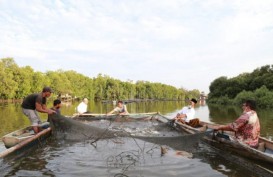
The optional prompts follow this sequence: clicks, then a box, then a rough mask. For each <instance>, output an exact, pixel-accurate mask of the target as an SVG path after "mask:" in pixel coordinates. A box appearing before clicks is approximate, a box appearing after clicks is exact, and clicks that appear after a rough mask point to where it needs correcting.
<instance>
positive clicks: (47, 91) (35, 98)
mask: <svg viewBox="0 0 273 177" xmlns="http://www.w3.org/2000/svg"><path fill="white" fill-rule="evenodd" d="M52 92H53V91H52V89H51V88H50V87H44V88H43V90H42V92H41V93H34V94H31V95H28V96H27V97H26V98H25V99H24V101H23V103H22V105H21V106H22V110H23V113H24V114H25V115H26V116H27V117H28V118H29V120H30V122H31V126H32V128H33V131H34V132H35V133H38V132H39V124H41V123H42V121H41V119H40V117H39V115H38V113H37V111H38V112H41V113H47V114H53V113H56V112H55V111H54V110H51V109H48V108H47V107H46V99H47V98H48V97H50V96H51V93H52Z"/></svg>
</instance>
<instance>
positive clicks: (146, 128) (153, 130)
mask: <svg viewBox="0 0 273 177" xmlns="http://www.w3.org/2000/svg"><path fill="white" fill-rule="evenodd" d="M49 119H50V122H51V126H52V129H53V133H54V135H55V136H56V137H57V138H61V139H66V140H73V141H83V140H96V141H97V140H99V139H105V138H117V137H132V138H137V139H141V140H143V141H147V142H150V143H154V144H158V145H166V146H169V147H171V148H173V149H176V150H186V151H190V152H192V151H193V150H194V148H193V147H195V146H196V145H197V144H198V142H199V140H200V138H201V137H203V136H204V135H203V134H202V133H201V134H195V135H187V134H186V133H185V132H178V131H177V130H175V129H174V128H173V127H171V126H170V125H169V124H168V123H164V122H159V121H158V120H155V119H153V116H144V117H143V116H142V117H138V118H135V117H128V116H127V117H120V116H116V117H115V116H112V117H110V118H109V117H101V119H100V120H98V119H97V118H96V119H90V118H89V119H88V118H86V117H85V118H84V119H77V120H74V119H72V118H67V117H64V116H61V115H56V114H54V115H50V117H49Z"/></svg>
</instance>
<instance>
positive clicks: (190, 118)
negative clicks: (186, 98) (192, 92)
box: [174, 98, 199, 127]
mask: <svg viewBox="0 0 273 177" xmlns="http://www.w3.org/2000/svg"><path fill="white" fill-rule="evenodd" d="M196 103H197V100H196V99H194V98H192V99H191V100H190V105H189V106H185V107H183V109H182V110H180V111H179V112H178V114H177V115H176V117H175V118H174V119H175V120H177V121H179V122H181V123H185V124H188V125H190V126H193V127H195V126H197V124H199V119H197V118H194V116H195V110H194V107H195V104H196Z"/></svg>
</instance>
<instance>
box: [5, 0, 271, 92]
mask: <svg viewBox="0 0 273 177" xmlns="http://www.w3.org/2000/svg"><path fill="white" fill-rule="evenodd" d="M272 9H273V0H262V1H258V0H229V1H226V0H196V1H193V0H177V1H176V0H78V1H75V0H63V1H62V0H59V1H55V0H0V24H1V25H0V34H1V35H0V58H4V57H13V58H14V59H15V62H16V63H17V64H18V65H19V66H21V67H22V66H26V65H29V66H31V67H32V68H33V69H34V70H35V71H41V72H45V71H48V70H57V69H62V70H75V71H77V72H79V73H82V74H84V75H86V76H89V77H96V76H97V75H98V74H99V73H102V74H106V75H109V76H111V77H113V78H116V79H120V80H122V81H126V80H128V79H130V80H133V81H137V80H146V81H150V82H161V83H164V84H169V85H173V86H175V87H178V88H179V87H183V88H185V89H189V90H192V89H199V90H200V91H205V92H206V93H207V92H208V91H209V85H210V83H211V82H212V81H213V80H214V79H216V78H218V77H220V76H227V77H229V78H230V77H234V76H237V75H239V74H240V73H243V72H252V71H253V70H254V69H256V68H258V67H261V66H263V65H266V64H273V10H272Z"/></svg>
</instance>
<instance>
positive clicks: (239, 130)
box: [214, 100, 260, 148]
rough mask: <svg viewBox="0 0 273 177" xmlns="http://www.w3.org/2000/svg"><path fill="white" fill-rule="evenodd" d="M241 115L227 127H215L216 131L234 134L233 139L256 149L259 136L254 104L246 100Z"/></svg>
mask: <svg viewBox="0 0 273 177" xmlns="http://www.w3.org/2000/svg"><path fill="white" fill-rule="evenodd" d="M242 109H243V113H242V115H241V116H240V117H239V118H238V119H237V120H235V121H234V122H233V123H230V124H228V125H219V126H215V127H214V129H216V130H226V131H233V132H235V138H236V139H237V140H239V141H242V142H244V143H245V144H247V145H249V146H251V147H254V148H257V147H258V145H259V142H258V141H259V136H260V121H259V118H258V116H257V113H256V111H255V109H256V103H255V101H253V100H247V101H245V102H244V103H243V105H242Z"/></svg>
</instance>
